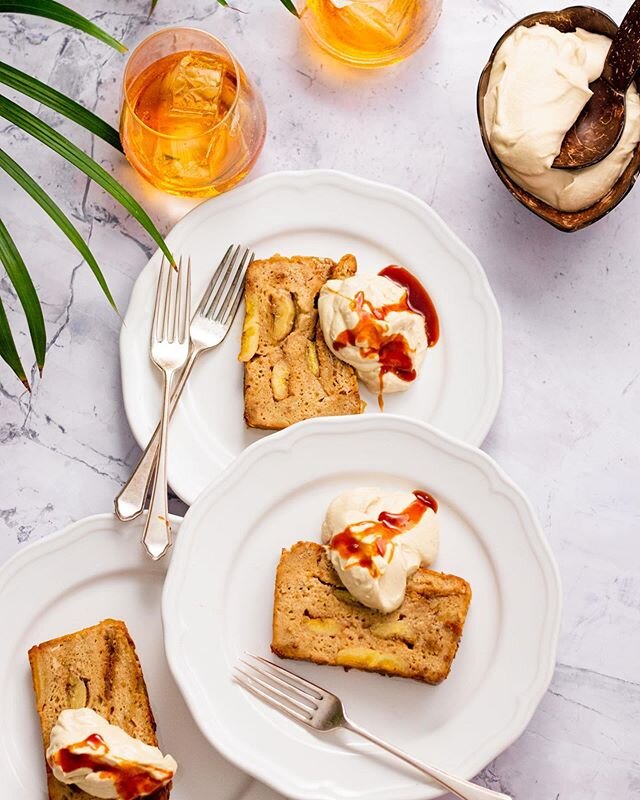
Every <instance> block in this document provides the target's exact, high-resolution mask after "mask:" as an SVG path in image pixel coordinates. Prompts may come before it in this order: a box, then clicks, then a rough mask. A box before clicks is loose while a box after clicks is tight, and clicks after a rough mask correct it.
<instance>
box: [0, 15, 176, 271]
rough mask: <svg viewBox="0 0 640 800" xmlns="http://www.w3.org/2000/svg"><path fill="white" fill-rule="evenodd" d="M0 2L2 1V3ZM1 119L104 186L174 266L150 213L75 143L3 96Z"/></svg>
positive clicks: (0, 98) (1, 99)
mask: <svg viewBox="0 0 640 800" xmlns="http://www.w3.org/2000/svg"><path fill="white" fill-rule="evenodd" d="M0 2H2V0H0ZM0 117H4V118H5V119H7V120H9V122H12V123H13V124H14V125H17V126H18V127H19V128H21V129H22V130H23V131H25V132H26V133H28V134H30V135H31V136H34V137H35V138H36V139H39V140H40V141H41V142H42V143H43V144H46V145H47V147H50V148H51V149H52V150H54V151H55V152H56V153H58V154H59V155H61V156H62V157H63V158H65V159H66V160H67V161H69V162H70V163H71V164H73V165H74V166H75V167H77V168H78V169H80V170H82V172H84V174H85V175H87V176H88V177H89V178H91V180H93V181H95V182H96V183H98V184H99V185H100V186H102V188H103V189H104V190H105V191H107V192H109V194H110V195H111V196H112V197H114V198H115V199H116V200H117V201H118V202H119V203H120V204H121V205H122V206H124V208H126V209H127V211H128V212H129V213H130V214H131V216H132V217H134V218H135V219H136V220H138V222H139V223H140V225H142V227H143V228H144V229H145V230H146V231H147V233H148V234H149V235H150V236H151V237H152V239H153V240H154V241H155V242H156V244H157V245H158V247H159V248H160V249H161V250H162V252H163V253H164V254H165V256H166V257H167V258H168V259H169V260H170V261H171V263H172V264H174V263H175V261H174V258H173V256H172V255H171V252H170V250H169V248H168V247H167V245H166V244H165V243H164V239H163V238H162V236H161V234H160V232H159V231H158V229H157V228H156V226H155V225H154V224H153V222H152V221H151V218H150V217H149V215H148V214H147V212H146V211H145V210H144V209H143V208H142V206H141V205H140V204H139V203H138V202H137V200H135V199H134V198H133V197H132V196H131V195H130V194H129V192H128V191H127V190H126V189H124V188H123V187H122V186H120V184H119V183H118V181H117V180H116V179H115V178H114V177H113V176H112V175H109V173H108V172H107V171H106V170H105V169H103V168H102V167H101V166H100V165H99V164H97V163H96V162H95V161H94V160H93V159H92V158H90V157H89V156H88V155H87V154H86V153H83V152H82V150H80V148H79V147H76V145H75V144H73V143H72V142H70V141H69V140H68V139H65V137H64V136H62V134H60V133H58V131H56V130H54V129H53V128H52V127H51V126H49V125H47V124H46V123H45V122H43V121H42V120H41V119H38V117H36V116H34V115H33V114H31V113H30V112H29V111H27V110H26V109H24V108H20V106H19V105H16V103H14V102H13V101H12V100H9V98H8V97H3V96H2V95H0Z"/></svg>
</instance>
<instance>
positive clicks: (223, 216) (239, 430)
mask: <svg viewBox="0 0 640 800" xmlns="http://www.w3.org/2000/svg"><path fill="white" fill-rule="evenodd" d="M167 242H168V244H169V246H170V247H171V248H172V250H173V252H174V253H178V254H179V253H185V254H190V255H191V257H192V263H193V273H194V274H193V287H194V297H198V298H199V297H200V295H201V294H202V291H203V290H204V287H205V286H206V284H207V283H208V280H209V278H210V276H211V274H212V272H213V269H214V267H215V266H216V265H217V264H218V261H219V259H220V258H221V257H222V255H223V254H224V252H225V250H226V249H227V247H228V245H229V244H230V243H231V242H243V243H244V244H246V245H248V246H250V247H252V248H254V249H255V252H256V254H257V256H258V257H260V258H266V257H269V256H271V255H273V254H274V253H276V252H280V253H283V254H285V255H294V254H303V255H319V256H329V257H331V258H335V259H337V258H339V257H340V256H341V255H343V254H344V253H347V252H353V253H354V254H355V255H356V256H357V258H358V263H359V270H360V271H362V272H372V273H375V272H378V271H379V270H380V269H381V268H382V267H384V266H386V265H387V264H390V263H398V264H403V265H405V266H406V267H407V268H408V269H410V270H411V271H412V272H414V273H415V274H416V275H417V276H418V277H419V278H420V279H421V280H422V282H423V283H424V285H425V286H426V287H427V289H428V291H429V293H430V294H431V297H432V298H433V300H434V302H435V305H436V308H437V310H438V314H439V317H440V322H441V338H440V341H439V342H438V344H437V346H436V347H434V348H433V349H432V350H430V351H429V353H428V356H427V360H426V362H425V365H424V369H423V370H422V373H421V375H420V377H419V378H418V381H417V382H416V384H415V385H413V386H412V387H411V388H410V389H409V390H408V391H407V392H404V393H403V394H400V395H392V396H388V399H386V401H385V402H386V410H387V411H388V412H391V413H396V414H405V415H407V416H410V417H414V418H416V419H420V420H423V421H425V422H429V423H431V424H432V425H434V426H435V427H437V428H440V429H441V430H443V431H445V432H446V433H450V434H451V435H453V436H457V437H458V438H460V439H463V440H464V441H467V442H469V443H470V444H475V445H479V444H480V443H481V442H482V440H483V439H484V437H485V435H486V434H487V431H488V430H489V427H490V426H491V423H492V422H493V419H494V417H495V414H496V411H497V408H498V402H499V399H500V393H501V388H502V333H501V325H500V316H499V313H498V308H497V305H496V301H495V299H494V297H493V294H492V293H491V289H490V287H489V283H488V281H487V278H486V276H485V274H484V272H483V270H482V267H481V266H480V264H479V263H478V260H477V259H476V258H475V256H474V255H473V254H472V253H471V252H470V251H469V250H468V249H467V248H466V247H465V246H464V245H463V244H462V243H461V242H460V240H459V239H458V238H457V237H456V236H455V235H454V234H453V233H452V232H451V231H450V230H449V228H448V227H447V226H446V225H445V224H444V222H443V221H442V220H441V219H440V218H439V217H438V216H437V214H435V212H434V211H432V210H431V209H430V208H429V207H428V206H427V205H426V204H425V203H423V202H422V201H421V200H419V199H418V198H417V197H414V196H413V195H410V194H407V193H406V192H403V191H401V190H399V189H395V188H393V187H391V186H385V185H383V184H378V183H372V182H370V181H365V180H362V179H361V178H355V177H352V176H350V175H345V174H342V173H338V172H327V171H312V172H281V173H276V174H273V175H267V176H265V177H263V178H259V179H258V180H256V181H254V182H253V183H248V184H246V185H245V186H242V187H240V188H239V189H235V190H234V191H233V192H230V193H229V194H226V195H223V196H222V197H217V198H214V199H212V200H209V201H208V202H205V203H202V205H200V206H198V207H197V208H196V209H195V210H194V211H192V212H191V213H190V214H188V215H187V216H186V217H185V218H184V219H183V220H181V221H180V222H179V223H178V224H177V225H176V227H175V228H174V229H173V231H172V232H171V233H170V234H169V236H168V238H167ZM159 263H160V254H159V253H156V254H155V255H154V256H153V258H152V259H151V261H150V262H149V264H148V265H147V267H146V268H145V269H144V270H143V272H142V273H141V274H140V277H139V278H138V280H137V281H136V284H135V286H134V289H133V292H132V294H131V300H130V302H129V308H128V310H127V314H126V317H125V324H124V325H123V327H122V333H121V336H120V355H121V365H122V386H123V392H124V403H125V409H126V413H127V418H128V420H129V424H130V425H131V428H132V430H133V434H134V436H135V437H136V439H137V441H138V444H139V445H140V446H141V447H144V446H146V443H147V442H148V440H149V438H150V436H151V433H152V432H153V429H154V428H155V426H156V424H157V421H158V414H159V409H160V377H159V373H158V371H157V370H156V368H155V367H154V366H153V365H152V363H151V360H150V358H149V331H150V329H151V316H152V309H153V298H154V296H155V286H156V277H157V271H158V267H159ZM243 315H244V310H243V309H241V311H240V313H239V315H238V318H237V319H236V322H235V325H234V327H233V328H232V330H231V331H230V333H229V335H228V336H227V338H226V340H225V341H224V343H223V344H222V345H221V346H220V347H219V348H218V349H217V350H216V351H214V352H212V353H209V354H207V355H205V356H203V358H202V360H201V361H200V363H199V364H197V365H196V368H195V370H194V373H193V376H192V377H191V379H190V381H189V383H188V385H187V388H186V391H185V394H184V396H183V399H182V401H181V403H180V405H179V407H178V409H177V412H176V414H175V416H174V419H173V422H172V425H171V434H170V451H171V458H170V461H169V481H170V483H171V486H172V487H173V489H174V491H175V492H177V494H178V495H180V497H181V498H182V499H183V500H184V501H185V502H187V503H192V502H193V501H194V500H195V498H196V497H197V496H198V495H199V494H200V492H201V491H202V489H204V487H205V486H206V485H207V484H208V483H209V482H210V481H211V480H212V478H214V477H215V476H216V475H217V474H218V473H219V472H220V471H221V470H222V469H223V468H224V467H226V466H227V465H228V464H230V463H231V461H232V460H233V459H234V458H235V457H236V456H237V455H238V454H239V453H240V452H242V450H244V448H245V447H246V446H247V445H248V444H251V442H253V441H255V440H256V439H258V438H261V437H262V436H264V435H265V434H264V432H260V431H255V430H253V431H251V430H249V429H247V428H246V427H245V424H244V419H243V396H242V374H243V370H242V365H241V364H240V363H239V362H238V361H237V358H236V356H237V353H238V350H239V344H240V329H241V327H242V317H243ZM363 397H364V398H365V399H366V400H367V401H368V408H367V411H368V412H369V413H378V412H377V403H376V400H375V398H374V397H373V396H371V395H369V394H368V393H367V392H366V391H363Z"/></svg>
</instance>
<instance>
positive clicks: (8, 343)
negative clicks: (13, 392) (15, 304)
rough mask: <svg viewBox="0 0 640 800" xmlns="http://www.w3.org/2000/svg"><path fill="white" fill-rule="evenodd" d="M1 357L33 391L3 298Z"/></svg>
mask: <svg viewBox="0 0 640 800" xmlns="http://www.w3.org/2000/svg"><path fill="white" fill-rule="evenodd" d="M0 358H2V359H3V360H4V361H6V362H7V364H8V365H9V366H10V367H11V369H12V370H13V371H14V372H15V373H16V375H17V376H18V378H19V379H20V380H21V381H22V383H23V384H24V386H25V387H26V388H27V389H28V390H29V391H31V387H30V386H29V381H28V380H27V376H26V375H25V374H24V367H23V366H22V363H21V362H20V356H19V355H18V351H17V350H16V343H15V342H14V341H13V335H12V333H11V328H10V327H9V320H8V319H7V312H6V311H5V310H4V306H3V304H2V300H0Z"/></svg>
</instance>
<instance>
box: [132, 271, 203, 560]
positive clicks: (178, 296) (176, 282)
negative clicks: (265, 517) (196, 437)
mask: <svg viewBox="0 0 640 800" xmlns="http://www.w3.org/2000/svg"><path fill="white" fill-rule="evenodd" d="M185 273H186V276H185ZM190 305H191V259H188V261H187V266H186V267H183V266H182V258H181V259H180V261H179V262H178V269H177V270H175V269H174V268H173V267H172V266H171V265H170V264H169V262H168V261H167V260H166V259H165V258H163V259H162V262H161V264H160V272H159V274H158V288H157V290H156V305H155V309H154V312H153V323H152V325H151V358H152V359H153V362H154V364H155V365H156V366H157V367H158V369H159V370H161V372H162V380H163V387H162V411H161V413H160V450H159V453H158V469H157V471H156V479H155V483H154V484H153V491H152V493H151V504H150V506H149V515H148V517H147V520H146V522H145V526H144V533H143V534H142V541H143V543H144V546H145V547H146V548H147V552H148V553H149V555H150V556H151V557H152V558H153V559H158V558H161V557H162V556H163V555H164V554H165V553H166V552H167V550H168V549H169V547H170V546H171V523H170V522H169V504H168V500H167V427H168V424H169V399H170V396H171V382H172V380H173V376H174V375H175V373H176V371H177V370H179V369H180V367H182V366H184V363H185V361H186V360H187V356H188V355H189V317H190V316H191V314H190V312H189V309H190Z"/></svg>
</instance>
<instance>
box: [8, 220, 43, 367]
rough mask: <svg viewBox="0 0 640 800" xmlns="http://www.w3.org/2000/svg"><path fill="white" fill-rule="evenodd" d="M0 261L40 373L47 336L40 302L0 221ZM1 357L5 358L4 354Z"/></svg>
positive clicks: (16, 250) (14, 246)
mask: <svg viewBox="0 0 640 800" xmlns="http://www.w3.org/2000/svg"><path fill="white" fill-rule="evenodd" d="M0 261H2V263H3V264H4V268H5V269H6V271H7V275H8V276H9V280H10V281H11V283H12V284H13V286H14V288H15V290H16V294H17V295H18V299H19V300H20V304H21V305H22V308H24V313H25V316H26V317H27V324H28V325H29V333H30V334H31V341H32V343H33V351H34V353H35V354H36V362H37V364H38V367H39V369H40V372H42V367H43V366H44V357H45V355H46V347H47V334H46V332H45V329H44V317H43V315H42V307H41V305H40V300H38V295H37V294H36V289H35V286H34V285H33V281H32V280H31V276H30V275H29V272H28V271H27V268H26V266H25V264H24V261H23V260H22V256H21V255H20V253H19V252H18V248H17V247H16V245H15V242H14V241H13V239H12V238H11V235H10V234H9V231H8V230H7V229H6V228H5V226H4V223H3V222H2V220H1V219H0ZM2 356H3V358H5V355H4V353H3V354H2ZM5 360H6V358H5ZM14 371H15V370H14ZM21 380H22V379H21Z"/></svg>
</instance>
